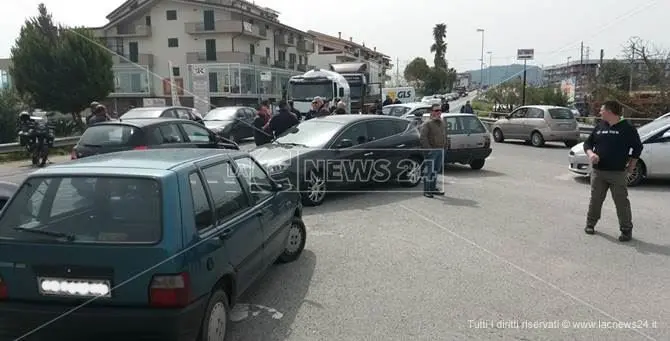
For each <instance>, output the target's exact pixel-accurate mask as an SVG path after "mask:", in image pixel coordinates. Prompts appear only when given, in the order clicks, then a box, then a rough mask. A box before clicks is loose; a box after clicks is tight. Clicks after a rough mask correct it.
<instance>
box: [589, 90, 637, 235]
mask: <svg viewBox="0 0 670 341" xmlns="http://www.w3.org/2000/svg"><path fill="white" fill-rule="evenodd" d="M600 116H601V118H602V120H601V121H600V122H598V124H597V125H596V127H595V128H594V129H593V132H591V135H589V138H588V139H587V140H586V142H584V151H585V152H586V154H587V155H588V157H589V160H590V161H591V165H592V170H591V200H590V201H589V211H588V213H587V214H586V228H585V229H584V231H585V232H586V233H587V234H594V233H595V226H596V223H597V222H598V220H600V215H601V211H602V207H603V201H605V197H606V196H607V190H609V191H610V192H611V193H612V199H613V200H614V206H615V207H616V213H617V217H618V218H619V229H620V230H621V235H620V236H619V241H622V242H627V241H629V240H631V239H632V237H633V218H632V214H631V208H630V201H629V200H628V188H627V186H628V174H629V173H631V172H632V171H633V170H635V166H636V164H637V161H638V159H639V158H640V154H641V153H642V148H643V146H642V142H641V141H640V135H639V134H638V132H637V129H635V127H633V126H632V125H631V124H630V123H628V121H626V120H624V119H623V118H622V117H621V104H619V103H618V102H616V101H607V102H605V103H604V104H603V106H602V107H601V108H600Z"/></svg>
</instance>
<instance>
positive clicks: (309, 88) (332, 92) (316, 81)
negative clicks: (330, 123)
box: [288, 69, 351, 115]
mask: <svg viewBox="0 0 670 341" xmlns="http://www.w3.org/2000/svg"><path fill="white" fill-rule="evenodd" d="M314 97H321V98H323V99H324V101H329V102H331V103H330V106H333V105H335V104H337V103H333V100H334V99H336V98H339V99H340V100H343V101H344V102H345V103H346V104H347V112H351V91H350V88H349V83H347V80H346V79H345V78H344V77H343V76H342V75H340V74H339V73H337V72H333V71H328V70H319V69H314V70H310V71H307V72H305V74H303V75H301V76H293V77H291V78H290V79H289V81H288V99H289V100H290V101H293V105H294V107H295V108H296V109H297V110H298V111H300V112H301V113H302V114H303V115H304V114H306V113H307V112H308V111H309V110H310V109H311V107H312V100H313V99H314Z"/></svg>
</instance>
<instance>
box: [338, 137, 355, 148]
mask: <svg viewBox="0 0 670 341" xmlns="http://www.w3.org/2000/svg"><path fill="white" fill-rule="evenodd" d="M353 146H354V141H352V140H349V139H343V140H342V141H340V143H338V144H337V146H335V147H336V148H337V149H342V148H350V147H353Z"/></svg>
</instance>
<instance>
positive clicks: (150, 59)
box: [112, 53, 154, 67]
mask: <svg viewBox="0 0 670 341" xmlns="http://www.w3.org/2000/svg"><path fill="white" fill-rule="evenodd" d="M112 61H113V63H114V65H134V64H136V65H143V66H148V67H152V66H154V55H153V54H149V53H140V54H138V55H136V56H131V55H125V56H121V55H113V56H112Z"/></svg>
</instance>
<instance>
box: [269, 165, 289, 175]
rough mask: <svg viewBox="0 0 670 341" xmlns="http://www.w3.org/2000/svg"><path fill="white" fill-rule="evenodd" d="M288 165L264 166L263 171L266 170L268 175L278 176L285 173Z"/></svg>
mask: <svg viewBox="0 0 670 341" xmlns="http://www.w3.org/2000/svg"><path fill="white" fill-rule="evenodd" d="M288 166H289V165H288V164H282V163H280V164H271V165H265V169H267V171H268V173H270V174H271V175H272V174H278V173H282V172H284V171H286V170H287V169H288Z"/></svg>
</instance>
